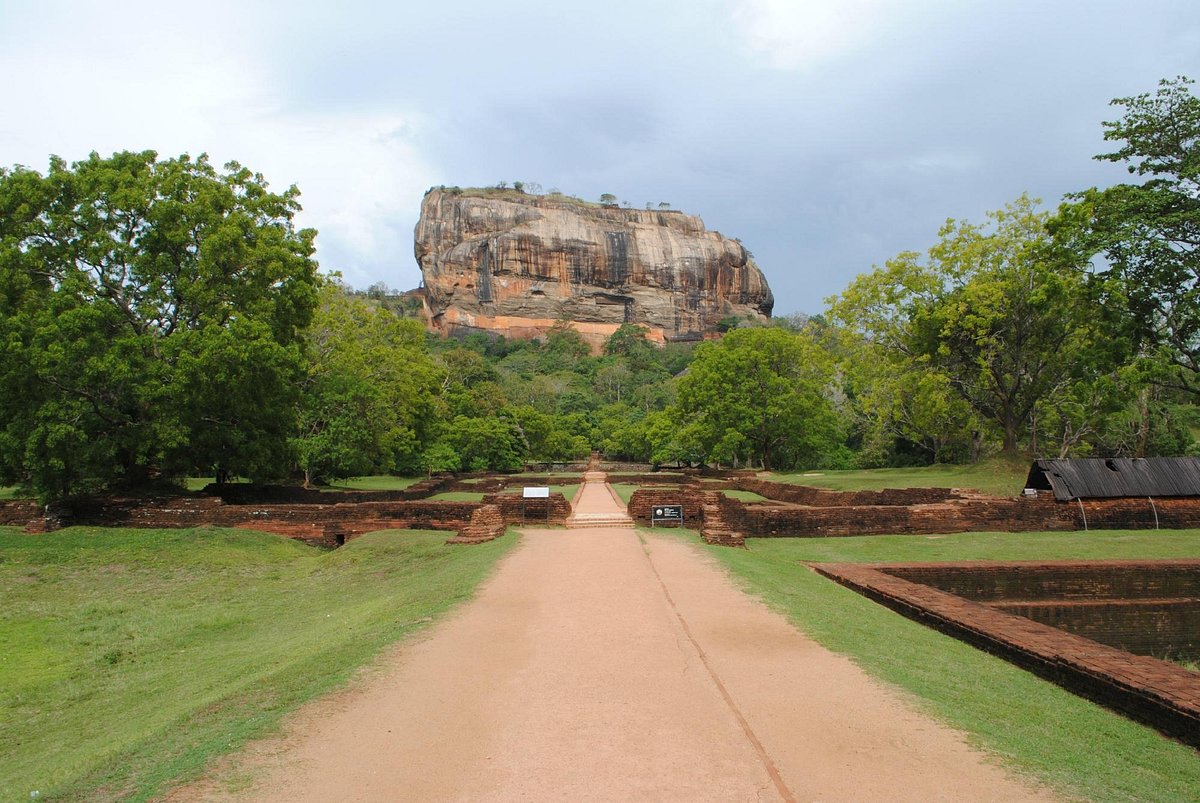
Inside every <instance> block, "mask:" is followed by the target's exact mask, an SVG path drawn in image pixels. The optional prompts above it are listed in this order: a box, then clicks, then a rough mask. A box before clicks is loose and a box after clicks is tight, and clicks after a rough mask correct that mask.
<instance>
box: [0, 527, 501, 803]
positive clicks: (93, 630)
mask: <svg viewBox="0 0 1200 803" xmlns="http://www.w3.org/2000/svg"><path fill="white" fill-rule="evenodd" d="M446 536H447V533H444V532H411V531H396V530H393V531H387V532H379V533H371V534H369V535H366V536H363V537H362V538H358V539H355V540H353V541H351V542H350V543H349V544H348V545H346V546H345V547H343V548H341V549H338V550H336V551H332V552H328V551H322V550H318V549H315V548H313V547H309V546H306V545H304V544H303V543H300V542H298V541H292V540H289V539H286V538H280V537H277V536H272V535H267V534H263V533H256V532H252V531H246V530H234V529H218V528H198V529H191V530H126V529H101V528H83V527H77V528H69V529H66V530H62V531H59V532H56V533H53V534H50V535H26V534H24V533H21V532H20V531H18V530H16V529H15V528H11V527H6V528H0V597H2V598H3V600H4V604H3V606H0V745H3V755H4V760H3V761H0V800H29V799H30V794H31V792H33V791H35V790H36V791H38V792H40V796H41V797H42V798H43V799H47V798H53V799H65V800H95V799H114V798H122V799H125V798H131V799H135V800H144V799H149V798H151V797H154V796H156V795H160V794H162V793H163V792H164V791H165V790H167V789H169V788H170V787H171V786H172V785H173V784H174V783H176V782H178V781H180V780H186V779H188V778H190V777H193V776H195V775H196V774H197V773H198V772H199V771H200V770H201V769H202V768H203V767H204V765H205V764H206V762H208V761H209V760H210V759H212V758H213V757H214V756H216V755H219V754H221V753H226V752H229V751H232V750H235V749H237V748H238V747H240V746H241V745H243V744H244V743H245V742H246V741H247V740H249V739H251V738H254V737H257V736H261V735H264V734H265V733H268V732H270V731H271V730H272V729H273V728H274V727H275V726H276V725H277V723H278V722H279V720H280V719H281V717H282V716H283V715H284V714H285V713H287V712H288V711H290V710H292V709H294V708H296V707H297V706H298V705H300V704H301V703H303V702H305V701H307V700H309V699H311V698H313V697H315V696H317V695H319V694H321V693H323V692H327V691H329V690H331V689H333V688H334V687H336V686H338V685H339V684H341V683H343V682H344V681H345V680H346V679H347V678H348V677H350V675H351V674H352V672H353V671H354V670H355V669H356V668H357V667H360V666H362V665H364V664H365V663H367V662H369V661H370V660H371V659H372V657H373V656H375V655H377V654H378V653H379V652H380V650H381V649H382V648H383V647H385V646H386V645H388V644H391V643H393V642H395V641H397V640H398V639H401V638H404V637H405V636H407V635H409V634H411V633H412V632H414V631H416V630H418V629H420V628H422V627H424V626H426V624H427V623H428V622H430V621H431V618H433V617H436V616H438V615H439V614H441V613H443V612H444V611H445V610H447V609H448V608H450V607H451V606H452V605H454V604H456V603H458V602H461V601H463V600H465V599H467V598H469V597H470V596H471V594H472V593H473V592H474V589H475V587H476V586H477V584H478V583H479V582H480V581H481V580H482V579H483V578H484V576H486V575H487V574H488V572H489V571H490V570H491V568H492V567H493V565H494V564H495V562H496V560H497V559H498V558H499V557H500V556H501V555H503V554H504V553H505V552H506V551H507V550H508V549H509V548H511V547H512V546H513V545H514V543H515V541H516V539H515V538H503V539H500V540H497V541H493V542H490V543H487V544H481V545H478V546H473V547H471V548H469V549H466V548H462V547H448V546H445V545H444V543H443V542H444V541H445V539H446Z"/></svg>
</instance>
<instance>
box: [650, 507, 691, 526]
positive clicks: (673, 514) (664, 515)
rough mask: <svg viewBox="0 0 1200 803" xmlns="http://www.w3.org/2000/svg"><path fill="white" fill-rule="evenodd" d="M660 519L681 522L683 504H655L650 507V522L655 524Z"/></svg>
mask: <svg viewBox="0 0 1200 803" xmlns="http://www.w3.org/2000/svg"><path fill="white" fill-rule="evenodd" d="M660 521H671V522H675V523H676V524H682V523H683V505H655V506H654V507H653V508H651V509H650V523H651V524H655V523H657V522H660Z"/></svg>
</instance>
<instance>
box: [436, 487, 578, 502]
mask: <svg viewBox="0 0 1200 803" xmlns="http://www.w3.org/2000/svg"><path fill="white" fill-rule="evenodd" d="M578 490H579V486H578V485H551V486H550V493H560V494H562V495H563V496H565V497H567V501H568V502H570V501H571V499H573V498H574V497H575V492H576V491H578ZM500 493H502V494H508V495H509V496H520V495H521V493H522V489H521V488H509V489H508V490H506V491H500ZM488 495H489V494H485V493H477V492H475V491H442V492H441V493H440V494H434V495H433V496H431V497H429V501H430V502H482V501H483V498H484V497H485V496H488Z"/></svg>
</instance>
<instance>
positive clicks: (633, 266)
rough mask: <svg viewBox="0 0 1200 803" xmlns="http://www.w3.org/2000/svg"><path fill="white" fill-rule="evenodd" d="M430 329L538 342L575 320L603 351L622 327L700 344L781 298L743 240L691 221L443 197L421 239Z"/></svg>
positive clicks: (540, 199) (531, 199) (426, 211)
mask: <svg viewBox="0 0 1200 803" xmlns="http://www.w3.org/2000/svg"><path fill="white" fill-rule="evenodd" d="M415 239H416V256H417V262H418V263H420V265H421V276H422V279H423V283H424V303H425V309H426V313H427V315H428V319H429V324H430V327H431V329H433V330H434V331H436V332H440V333H442V334H460V333H464V332H466V333H469V332H472V331H485V332H492V333H495V334H502V335H505V336H507V337H517V338H529V337H535V336H537V335H539V334H542V333H544V332H545V331H546V330H547V329H549V328H550V327H551V326H553V325H554V324H555V322H557V321H559V320H563V319H567V320H570V321H572V322H573V325H574V326H575V328H576V329H577V330H579V332H580V333H581V334H583V335H584V337H586V338H587V339H588V340H589V341H591V342H592V343H593V345H599V344H600V343H602V342H603V340H604V338H606V337H608V335H610V334H612V332H613V331H615V330H616V329H617V327H619V326H620V325H621V324H622V323H637V324H643V325H645V326H646V327H648V329H649V336H650V338H651V339H652V340H655V341H657V342H659V343H662V342H665V341H668V340H696V339H700V338H702V337H704V336H705V335H707V334H710V333H712V332H714V331H715V328H716V325H717V323H718V322H719V321H720V320H721V319H722V318H726V317H729V316H735V317H751V318H756V319H765V318H767V317H769V316H770V314H771V306H772V305H773V303H774V299H773V298H772V296H771V289H770V288H769V287H768V286H767V281H766V279H765V278H764V277H763V274H762V271H760V270H759V269H758V266H757V265H755V264H754V260H753V259H751V258H750V254H749V253H748V252H747V251H746V249H745V248H743V247H742V245H741V243H739V242H737V241H736V240H729V239H726V238H725V237H722V236H721V235H720V234H719V233H717V232H715V231H706V230H705V228H704V223H703V221H701V220H700V218H698V217H695V216H693V215H685V214H683V213H682V212H671V211H642V210H640V209H621V208H618V207H615V206H598V205H595V204H589V203H586V202H583V201H579V200H576V199H573V198H567V197H565V196H554V195H552V196H529V195H522V194H520V193H518V192H515V191H512V190H509V191H503V190H458V189H451V190H446V189H433V190H430V191H429V192H428V193H427V194H426V195H425V200H424V201H423V202H422V204H421V219H420V221H419V222H418V223H417V228H416V232H415Z"/></svg>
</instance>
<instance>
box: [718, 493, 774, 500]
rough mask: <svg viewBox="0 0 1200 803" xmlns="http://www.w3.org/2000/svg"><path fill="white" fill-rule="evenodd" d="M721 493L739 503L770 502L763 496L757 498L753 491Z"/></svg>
mask: <svg viewBox="0 0 1200 803" xmlns="http://www.w3.org/2000/svg"><path fill="white" fill-rule="evenodd" d="M721 493H723V494H725V495H726V496H728V497H729V498H730V499H737V500H739V501H741V502H769V501H771V500H770V499H767V497H765V496H759V495H758V494H756V493H754V491H721Z"/></svg>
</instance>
